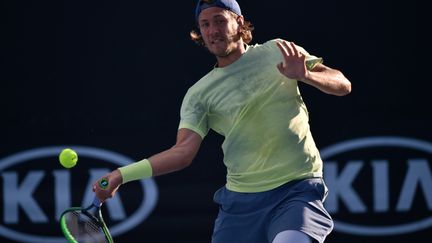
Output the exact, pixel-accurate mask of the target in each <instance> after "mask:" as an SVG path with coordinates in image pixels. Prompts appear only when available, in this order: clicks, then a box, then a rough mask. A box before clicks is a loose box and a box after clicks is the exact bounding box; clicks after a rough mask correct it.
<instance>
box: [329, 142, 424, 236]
mask: <svg viewBox="0 0 432 243" xmlns="http://www.w3.org/2000/svg"><path fill="white" fill-rule="evenodd" d="M321 156H322V159H323V160H324V161H325V162H324V178H325V181H326V183H327V185H328V187H329V189H330V191H329V195H328V197H327V199H326V201H325V206H326V208H327V210H328V211H329V213H330V214H331V215H332V216H333V218H334V223H335V230H336V231H339V232H343V233H349V234H355V235H369V236H372V235H380V236H384V235H397V234H406V233H410V232H414V231H419V230H423V229H426V228H428V227H431V226H432V216H431V211H432V173H431V167H430V164H431V163H430V161H431V159H432V143H429V142H426V141H421V140H417V139H412V138H405V137H366V138H360V139H353V140H348V141H344V142H340V143H337V144H334V145H332V146H329V147H327V148H324V149H322V150H321Z"/></svg>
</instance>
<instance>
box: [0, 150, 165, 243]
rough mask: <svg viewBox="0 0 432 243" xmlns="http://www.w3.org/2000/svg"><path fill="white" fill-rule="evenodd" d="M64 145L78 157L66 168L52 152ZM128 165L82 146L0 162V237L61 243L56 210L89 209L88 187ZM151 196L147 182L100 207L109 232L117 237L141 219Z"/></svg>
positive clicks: (151, 206)
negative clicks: (111, 172) (78, 207)
mask: <svg viewBox="0 0 432 243" xmlns="http://www.w3.org/2000/svg"><path fill="white" fill-rule="evenodd" d="M66 147H70V148H72V149H74V150H75V151H76V152H77V153H78V156H79V160H78V164H77V165H76V166H75V167H74V168H72V169H70V170H68V169H64V168H62V167H61V166H60V165H59V163H58V154H59V153H60V151H61V150H62V149H64V148H66ZM131 162H133V160H132V159H130V158H129V157H127V156H124V155H122V154H119V153H116V152H113V151H108V150H104V149H100V148H93V147H84V146H53V147H42V148H36V149H31V150H26V151H22V152H18V153H16V154H13V155H10V156H8V157H6V158H3V159H0V179H1V180H0V181H1V184H2V185H1V186H2V191H0V192H2V194H1V195H0V203H2V205H4V207H1V210H2V212H1V213H0V215H2V218H1V221H0V236H2V237H5V238H9V239H12V240H16V241H22V242H35V243H38V242H40V243H57V242H65V239H64V238H63V237H62V236H61V230H60V226H59V222H58V220H59V217H60V214H61V213H62V211H63V210H65V209H66V208H68V207H71V206H81V205H83V206H85V205H89V203H90V202H91V201H92V198H93V197H94V194H93V192H92V191H91V184H92V183H93V182H94V181H96V180H97V179H98V178H100V177H101V176H103V175H104V174H106V173H108V172H109V171H111V170H112V169H115V168H117V167H120V166H124V165H127V164H129V163H131ZM157 198H158V190H157V186H156V183H155V182H154V180H153V179H151V178H150V179H145V180H140V181H136V182H132V183H127V184H125V185H123V186H122V190H120V191H119V192H118V193H117V195H116V196H115V197H114V198H111V199H110V200H108V201H107V202H106V203H105V204H104V210H105V212H104V219H105V220H106V221H107V223H108V225H109V228H110V231H111V234H112V235H113V236H117V235H120V234H123V233H125V232H127V231H129V230H131V229H133V228H134V227H136V226H137V225H138V224H139V223H140V222H142V221H144V220H145V219H146V218H147V217H148V216H149V214H150V213H151V212H152V211H153V209H154V207H155V205H156V202H157ZM132 199H133V200H132Z"/></svg>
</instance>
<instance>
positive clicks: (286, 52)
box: [277, 41, 308, 80]
mask: <svg viewBox="0 0 432 243" xmlns="http://www.w3.org/2000/svg"><path fill="white" fill-rule="evenodd" d="M277 45H278V47H279V49H280V50H281V52H282V55H283V57H284V60H285V61H284V62H281V63H279V64H277V68H278V69H279V72H280V73H281V74H283V75H284V76H285V77H287V78H290V79H295V80H305V79H306V75H307V72H308V70H307V69H306V65H305V59H306V56H305V55H304V54H303V53H301V52H300V51H299V50H298V48H297V46H296V45H295V44H294V43H293V42H287V41H281V42H280V41H278V42H277Z"/></svg>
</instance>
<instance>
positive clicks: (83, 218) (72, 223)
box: [64, 211, 107, 242]
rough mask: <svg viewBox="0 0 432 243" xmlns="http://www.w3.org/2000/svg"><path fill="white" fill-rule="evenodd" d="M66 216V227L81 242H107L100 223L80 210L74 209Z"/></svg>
mask: <svg viewBox="0 0 432 243" xmlns="http://www.w3.org/2000/svg"><path fill="white" fill-rule="evenodd" d="M64 216H65V219H66V227H67V229H68V231H69V232H70V234H71V235H72V236H73V237H74V238H75V239H76V240H78V241H79V242H107V241H106V239H105V235H104V233H103V230H102V228H101V227H100V226H99V225H98V223H97V222H96V221H95V220H94V219H92V218H91V217H89V216H87V215H86V214H84V213H81V212H79V211H72V212H69V213H67V214H66V215H64Z"/></svg>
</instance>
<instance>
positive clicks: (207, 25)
mask: <svg viewBox="0 0 432 243" xmlns="http://www.w3.org/2000/svg"><path fill="white" fill-rule="evenodd" d="M199 27H200V29H203V28H207V27H209V23H208V22H204V23H200V24H199Z"/></svg>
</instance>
